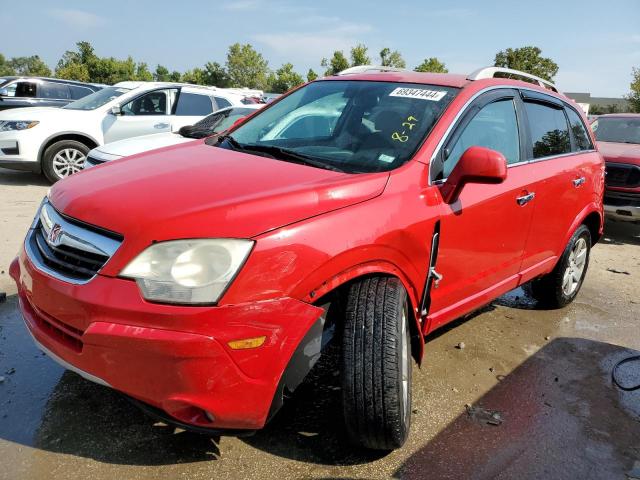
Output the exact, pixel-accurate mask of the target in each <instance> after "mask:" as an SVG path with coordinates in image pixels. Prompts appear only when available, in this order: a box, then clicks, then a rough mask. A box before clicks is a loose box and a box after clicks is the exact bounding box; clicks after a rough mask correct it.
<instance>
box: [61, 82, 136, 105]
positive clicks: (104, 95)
mask: <svg viewBox="0 0 640 480" xmlns="http://www.w3.org/2000/svg"><path fill="white" fill-rule="evenodd" d="M129 90H131V89H130V88H122V87H107V88H103V89H102V90H98V91H97V92H95V93H92V94H91V95H87V96H86V97H84V98H81V99H80V100H76V101H75V102H71V103H70V104H68V105H65V106H64V107H62V108H68V109H69V110H95V109H96V108H100V107H101V106H103V105H105V104H107V103H109V102H110V101H111V100H113V99H114V98H118V97H119V96H120V95H123V94H125V93H127V92H128V91H129Z"/></svg>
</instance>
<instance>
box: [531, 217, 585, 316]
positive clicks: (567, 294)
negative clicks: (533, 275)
mask: <svg viewBox="0 0 640 480" xmlns="http://www.w3.org/2000/svg"><path fill="white" fill-rule="evenodd" d="M590 252H591V233H590V232H589V229H588V228H587V227H586V226H585V225H581V226H580V227H578V229H577V230H576V231H575V233H574V234H573V236H572V237H571V240H569V243H568V244H567V246H566V248H565V249H564V252H563V254H562V256H561V257H560V260H559V261H558V264H557V265H556V267H555V268H554V269H553V271H552V272H551V273H549V274H548V275H545V276H543V277H541V278H539V279H537V280H534V281H533V282H531V292H532V294H533V296H534V298H535V299H537V300H538V301H539V302H541V303H542V304H543V305H544V306H548V307H552V308H559V307H564V306H565V305H568V304H569V303H571V302H572V301H573V300H574V298H576V296H577V295H578V292H579V291H580V287H582V282H583V281H584V277H585V275H586V274H587V268H588V266H589V254H590Z"/></svg>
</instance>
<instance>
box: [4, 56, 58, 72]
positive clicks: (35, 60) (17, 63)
mask: <svg viewBox="0 0 640 480" xmlns="http://www.w3.org/2000/svg"><path fill="white" fill-rule="evenodd" d="M7 63H8V64H9V66H10V67H11V69H12V70H13V71H14V72H15V75H25V76H32V77H50V76H51V69H50V68H49V67H48V66H47V64H46V63H44V62H43V61H42V60H41V59H40V57H39V56H38V55H32V56H31V57H14V58H12V59H11V60H9V62H7Z"/></svg>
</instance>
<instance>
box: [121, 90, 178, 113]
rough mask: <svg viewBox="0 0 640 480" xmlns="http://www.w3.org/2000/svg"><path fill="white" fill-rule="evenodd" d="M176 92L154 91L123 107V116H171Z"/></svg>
mask: <svg viewBox="0 0 640 480" xmlns="http://www.w3.org/2000/svg"><path fill="white" fill-rule="evenodd" d="M174 98H175V91H173V90H154V91H153V92H148V93H145V94H144V95H141V96H139V97H138V98H135V99H133V100H131V101H130V102H129V103H127V104H125V105H123V106H122V113H123V115H170V114H171V108H172V103H173V99H174Z"/></svg>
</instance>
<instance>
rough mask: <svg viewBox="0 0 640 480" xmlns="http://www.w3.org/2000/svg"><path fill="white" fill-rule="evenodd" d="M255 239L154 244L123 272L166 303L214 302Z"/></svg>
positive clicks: (147, 296) (152, 297) (148, 295)
mask: <svg viewBox="0 0 640 480" xmlns="http://www.w3.org/2000/svg"><path fill="white" fill-rule="evenodd" d="M253 243H254V242H253V241H251V240H242V239H233V238H229V239H227V238H220V239H199V240H173V241H169V242H161V243H156V244H154V245H151V246H150V247H149V248H147V249H146V250H145V251H143V252H142V253H141V254H140V255H138V256H137V257H136V258H135V259H134V260H133V261H132V262H131V263H130V264H129V265H127V266H126V267H125V269H124V270H123V271H122V272H121V273H120V276H121V277H126V278H132V279H134V280H135V281H136V282H137V284H138V287H139V288H140V291H141V292H142V296H143V297H144V298H145V299H147V300H152V301H155V302H162V303H181V304H214V303H216V302H217V301H218V299H219V298H220V297H221V296H222V294H223V293H224V291H225V290H226V289H227V287H228V286H229V284H230V283H231V281H232V280H233V278H234V277H235V275H236V273H238V270H240V268H241V267H242V265H243V264H244V262H245V260H246V259H247V256H248V255H249V252H250V251H251V248H252V247H253Z"/></svg>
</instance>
